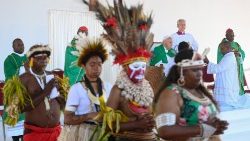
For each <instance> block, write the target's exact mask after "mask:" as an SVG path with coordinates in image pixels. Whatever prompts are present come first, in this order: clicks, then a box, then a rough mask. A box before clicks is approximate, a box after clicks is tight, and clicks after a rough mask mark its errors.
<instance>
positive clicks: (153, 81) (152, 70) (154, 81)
mask: <svg viewBox="0 0 250 141" xmlns="http://www.w3.org/2000/svg"><path fill="white" fill-rule="evenodd" d="M164 77H165V76H164V71H163V67H156V66H147V68H146V72H145V79H146V80H148V81H149V84H150V85H151V87H152V89H153V91H154V93H156V92H157V90H158V87H159V86H160V85H161V83H162V82H163V79H164Z"/></svg>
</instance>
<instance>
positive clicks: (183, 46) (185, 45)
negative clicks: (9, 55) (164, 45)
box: [178, 41, 190, 52]
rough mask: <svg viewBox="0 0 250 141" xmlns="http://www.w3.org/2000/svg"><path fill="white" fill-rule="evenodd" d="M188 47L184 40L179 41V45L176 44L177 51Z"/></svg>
mask: <svg viewBox="0 0 250 141" xmlns="http://www.w3.org/2000/svg"><path fill="white" fill-rule="evenodd" d="M189 48H190V46H189V44H188V42H185V41H182V42H180V43H179V45H178V51H179V52H180V51H183V50H187V49H189Z"/></svg>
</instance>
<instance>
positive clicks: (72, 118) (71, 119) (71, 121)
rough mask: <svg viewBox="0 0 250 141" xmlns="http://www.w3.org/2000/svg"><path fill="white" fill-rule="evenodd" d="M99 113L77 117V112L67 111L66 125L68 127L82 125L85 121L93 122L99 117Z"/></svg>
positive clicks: (65, 115) (65, 116) (65, 114)
mask: <svg viewBox="0 0 250 141" xmlns="http://www.w3.org/2000/svg"><path fill="white" fill-rule="evenodd" d="M97 114H98V113H97V112H92V113H87V114H83V115H75V112H71V111H65V112H64V123H65V124H68V125H77V124H81V123H83V122H84V121H89V120H93V118H94V117H95V116H97Z"/></svg>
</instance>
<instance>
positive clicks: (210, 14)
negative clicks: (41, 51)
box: [0, 0, 250, 80]
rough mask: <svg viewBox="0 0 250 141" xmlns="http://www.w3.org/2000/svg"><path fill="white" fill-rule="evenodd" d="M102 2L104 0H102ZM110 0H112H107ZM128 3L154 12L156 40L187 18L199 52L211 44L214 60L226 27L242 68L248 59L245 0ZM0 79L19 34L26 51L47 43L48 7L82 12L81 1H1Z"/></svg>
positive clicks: (161, 0) (169, 0) (169, 32)
mask: <svg viewBox="0 0 250 141" xmlns="http://www.w3.org/2000/svg"><path fill="white" fill-rule="evenodd" d="M101 1H102V2H105V1H106V0H101ZM108 1H110V2H111V1H112V0H108ZM124 1H126V3H128V5H129V4H132V3H133V4H136V3H138V2H144V5H145V9H146V10H147V11H148V13H149V12H150V10H152V11H153V15H154V25H153V27H152V31H153V32H154V33H155V41H161V40H162V37H163V36H165V35H166V34H172V33H174V32H176V30H177V28H176V20H177V19H178V18H184V19H186V20H187V32H190V33H192V34H193V35H194V36H195V38H196V40H197V41H198V43H199V45H200V49H199V51H200V52H202V50H203V49H204V48H205V47H210V48H211V52H210V54H209V55H208V57H209V58H210V59H211V60H212V61H215V60H216V50H217V46H218V44H219V42H220V41H221V40H222V38H223V37H224V34H225V31H226V29H227V28H228V27H230V28H232V29H234V31H235V35H236V37H235V40H236V41H237V42H238V43H239V44H240V45H241V46H242V48H243V49H244V50H245V52H246V55H247V56H246V59H245V68H248V67H250V65H249V64H247V62H248V61H247V60H249V59H250V58H249V55H248V54H250V50H249V51H247V46H248V45H250V40H248V35H249V34H250V28H249V27H248V25H250V19H249V18H248V17H247V16H248V15H250V10H249V9H248V6H249V5H250V1H246V0H187V1H185V0H137V1H136V0H124ZM0 2H1V4H0V19H1V23H0V46H1V51H0V66H1V67H0V68H1V69H0V80H2V79H4V75H3V67H2V66H3V61H4V59H5V58H6V56H7V55H8V54H9V53H10V52H11V51H12V48H11V42H12V40H13V39H14V38H16V37H20V38H22V39H23V41H24V43H25V47H26V50H27V49H28V48H29V47H30V46H31V45H33V44H36V43H48V10H49V9H58V10H71V11H79V12H82V11H85V10H87V9H88V8H87V7H86V6H85V5H84V4H83V3H82V1H81V0H22V1H21V0H0ZM90 32H91V31H90Z"/></svg>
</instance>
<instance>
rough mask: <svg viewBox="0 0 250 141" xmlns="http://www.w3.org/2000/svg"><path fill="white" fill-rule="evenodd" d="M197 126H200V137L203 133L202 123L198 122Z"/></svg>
mask: <svg viewBox="0 0 250 141" xmlns="http://www.w3.org/2000/svg"><path fill="white" fill-rule="evenodd" d="M199 127H200V134H199V137H202V136H203V133H204V129H203V126H202V124H199Z"/></svg>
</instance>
